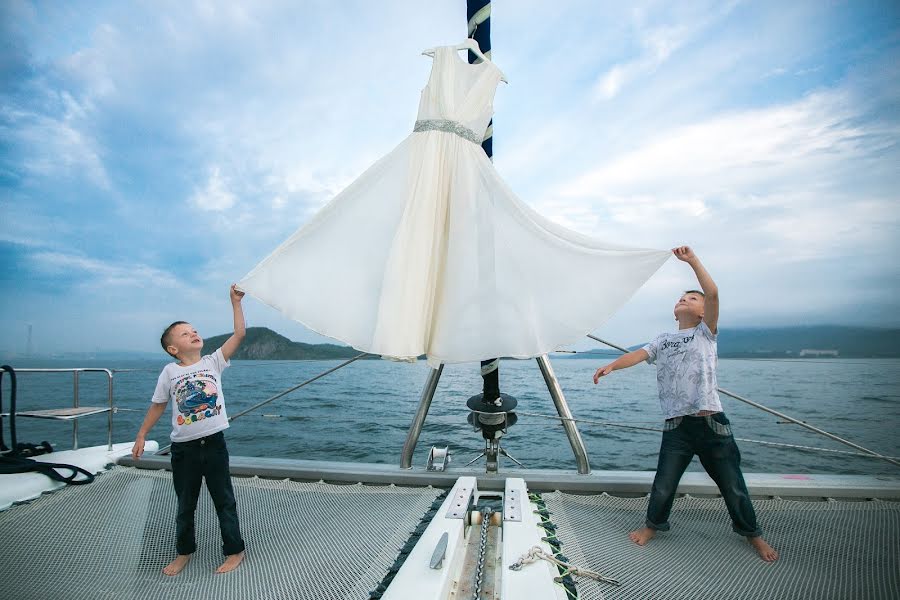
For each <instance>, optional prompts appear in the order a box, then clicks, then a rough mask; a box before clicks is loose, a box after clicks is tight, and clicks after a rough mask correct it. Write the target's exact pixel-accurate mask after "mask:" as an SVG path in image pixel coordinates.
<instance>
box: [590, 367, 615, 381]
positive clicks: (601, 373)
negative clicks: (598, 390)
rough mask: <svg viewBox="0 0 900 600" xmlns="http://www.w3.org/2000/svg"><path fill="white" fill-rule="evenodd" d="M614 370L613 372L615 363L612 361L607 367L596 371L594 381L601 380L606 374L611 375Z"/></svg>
mask: <svg viewBox="0 0 900 600" xmlns="http://www.w3.org/2000/svg"><path fill="white" fill-rule="evenodd" d="M612 372H613V364H612V363H609V364H608V365H606V366H605V367H600V368H599V369H597V371H596V372H595V373H594V383H595V384H596V383H597V382H598V381H600V378H601V377H603V376H605V375H609V374H610V373H612Z"/></svg>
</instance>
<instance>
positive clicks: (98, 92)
mask: <svg viewBox="0 0 900 600" xmlns="http://www.w3.org/2000/svg"><path fill="white" fill-rule="evenodd" d="M544 4H546V3H538V2H531V3H528V2H526V1H525V0H523V2H522V3H521V6H520V3H517V4H516V8H515V9H514V10H508V9H504V8H503V7H502V6H499V5H498V6H495V8H494V11H495V14H494V23H493V36H494V58H495V59H496V60H497V61H498V63H499V64H500V65H501V66H502V67H503V69H504V71H505V73H506V74H507V76H508V77H509V79H510V85H509V86H508V87H503V88H502V89H501V91H500V93H499V94H498V96H497V99H496V101H495V108H496V110H497V113H496V115H495V132H496V137H495V148H496V149H497V157H496V163H495V164H496V165H497V166H498V169H499V170H500V173H501V175H502V176H503V177H504V178H506V179H507V181H508V182H509V184H510V186H511V187H512V188H513V189H515V190H517V191H519V192H520V193H521V195H522V197H523V199H524V200H525V201H527V202H528V203H529V204H530V205H531V206H532V207H534V208H536V209H537V210H539V211H540V212H542V213H543V214H545V215H546V216H548V217H550V218H552V219H554V220H556V221H557V222H560V223H562V224H564V225H566V226H569V227H572V228H574V229H577V230H579V231H581V232H583V233H588V234H592V235H597V236H600V237H603V238H605V239H607V240H609V241H610V242H618V243H631V244H634V245H639V246H644V247H670V246H674V245H675V244H679V243H691V244H694V245H695V246H696V247H697V248H698V250H699V251H700V252H701V255H702V256H703V257H704V259H705V260H707V261H708V262H709V266H710V268H711V270H712V271H713V272H714V274H715V275H716V276H717V278H720V279H721V280H722V281H721V284H722V285H721V287H722V289H723V290H727V293H728V297H729V304H728V311H727V314H723V317H724V318H734V315H735V314H737V313H735V312H731V311H733V310H738V309H739V314H740V315H741V318H743V319H745V320H747V321H753V320H754V319H756V318H766V319H769V318H772V319H775V318H779V319H794V320H798V321H799V320H802V319H805V318H816V319H822V320H837V321H840V320H844V319H848V318H849V316H848V315H850V314H851V313H850V312H849V311H848V310H847V306H850V305H851V303H852V300H853V294H854V293H855V294H856V296H855V298H857V299H858V300H860V302H861V304H860V306H859V307H858V310H856V311H854V312H853V313H852V315H854V318H859V319H867V318H868V319H869V320H870V322H871V323H883V322H896V319H897V317H896V316H890V315H892V314H893V315H896V314H900V311H898V310H896V309H900V305H898V304H897V300H896V298H898V297H900V295H898V293H897V292H900V289H898V285H900V284H898V283H897V281H898V280H900V278H898V277H897V276H896V275H897V269H896V267H893V266H892V255H893V252H894V251H895V250H900V247H898V244H900V241H898V240H900V235H898V234H900V232H898V216H897V212H898V211H897V210H896V206H897V199H898V198H897V192H896V190H897V189H900V180H898V176H897V174H896V166H895V165H896V164H898V163H900V150H898V144H897V142H896V140H897V139H900V125H898V116H897V115H898V113H897V110H896V107H897V106H898V97H900V86H898V84H897V82H898V81H900V69H898V67H897V66H895V65H893V64H892V63H896V62H897V61H895V60H894V61H892V60H891V58H892V57H894V56H896V54H897V50H898V41H897V38H896V33H895V32H894V31H892V30H891V26H890V25H888V24H885V21H884V20H883V19H880V18H876V17H877V16H878V15H876V14H875V13H877V12H879V11H878V10H875V9H871V10H869V9H866V10H863V9H861V8H860V7H858V6H856V5H852V6H851V5H843V4H829V5H823V4H815V3H801V4H792V5H790V6H788V5H779V6H774V5H766V4H762V5H761V4H758V3H727V4H723V5H719V4H718V3H713V2H692V3H676V4H672V3H664V2H657V1H642V2H638V3H633V4H629V5H627V6H625V5H622V4H620V3H612V2H599V3H598V2H591V1H587V0H585V1H581V2H575V1H573V2H566V3H557V4H555V5H553V6H544ZM423 6H424V5H422V4H421V3H417V2H405V1H397V2H387V3H377V4H369V3H353V4H346V3H327V2H326V3H307V4H304V5H303V6H302V7H300V6H297V5H296V3H292V2H281V1H277V0H276V1H273V2H266V3H262V4H253V5H250V4H241V3H237V4H233V3H215V2H207V1H196V2H195V1H187V2H168V1H163V2H156V3H153V4H152V5H151V4H141V3H137V4H127V5H122V4H120V3H106V4H102V3H100V4H92V5H91V6H90V7H83V6H82V7H78V8H70V7H68V6H65V5H52V6H51V5H43V4H40V3H37V4H26V3H15V2H9V3H3V6H2V8H0V10H2V11H3V14H2V19H0V21H2V22H0V27H2V33H3V34H4V36H3V37H4V41H5V42H6V43H7V44H6V46H5V47H8V49H9V52H6V53H4V56H3V57H2V59H0V73H2V75H3V81H2V84H0V211H2V218H0V240H5V241H8V242H12V243H14V244H17V249H16V250H15V252H16V253H17V254H16V263H15V264H16V268H20V267H21V271H17V272H15V273H13V275H14V276H15V278H16V279H15V280H16V282H17V283H16V285H17V291H18V292H19V293H18V294H17V298H21V300H19V299H9V300H8V302H9V305H8V306H7V307H6V311H5V312H7V313H8V314H10V315H12V316H13V317H16V318H18V317H17V316H16V315H25V314H28V315H30V317H29V318H31V319H32V320H34V318H35V317H34V315H35V313H34V309H35V307H37V306H46V307H54V308H53V310H58V311H60V313H61V314H62V313H67V311H68V312H72V311H74V309H71V310H70V309H67V308H65V306H66V305H67V304H68V303H69V301H70V297H69V296H68V294H71V295H72V296H75V297H77V298H75V297H72V298H71V304H72V305H73V306H74V305H77V304H78V301H79V300H80V301H81V302H82V303H83V305H84V306H93V305H94V304H96V301H97V298H98V297H99V296H98V295H96V294H93V295H92V294H91V292H92V290H93V291H96V290H102V291H104V292H105V293H104V294H103V295H102V296H103V298H104V300H105V301H106V303H107V304H106V305H105V306H104V308H105V309H106V310H107V311H113V310H118V312H117V313H116V314H120V317H121V318H123V319H124V318H126V317H124V316H122V315H125V314H126V313H127V312H128V311H129V310H133V311H134V313H135V315H136V319H145V320H146V319H149V318H150V317H148V316H147V315H157V316H156V317H154V319H156V318H159V319H161V320H165V319H164V318H163V316H164V315H160V313H162V312H167V311H171V312H176V313H180V312H181V311H182V310H188V309H190V310H193V309H195V308H197V309H198V310H200V311H201V312H204V314H205V308H204V307H206V306H207V305H208V304H210V303H214V302H216V301H217V299H221V298H219V297H218V296H216V295H217V294H218V295H219V296H220V295H221V294H222V290H224V289H227V284H228V283H230V282H231V281H234V280H235V279H238V278H239V277H240V275H242V274H243V273H245V272H246V271H247V270H249V269H250V268H251V267H252V266H253V265H255V264H256V263H257V262H258V261H259V260H260V259H261V258H262V257H264V256H266V255H267V254H268V253H269V252H271V250H272V249H273V248H274V247H276V246H277V245H278V244H279V243H280V242H281V241H282V240H284V239H285V238H286V237H287V236H288V235H290V234H291V233H292V232H293V231H294V230H295V229H296V228H297V227H299V226H301V225H302V224H303V223H305V222H306V221H307V220H308V219H309V218H310V216H311V215H312V214H314V213H315V211H316V210H318V209H319V208H320V207H321V206H323V205H324V204H325V203H326V202H328V201H329V200H330V199H331V198H332V197H333V196H334V195H335V194H336V193H338V192H339V191H340V190H342V189H344V187H346V185H348V184H349V183H350V182H352V181H353V180H355V179H356V178H357V177H358V176H359V175H360V174H361V173H362V172H363V171H364V170H365V169H366V168H367V167H369V166H370V165H372V164H373V163H374V162H375V161H376V160H378V159H379V158H380V157H381V156H383V155H384V154H386V153H387V152H389V151H390V150H391V149H392V148H394V147H395V146H396V144H397V143H399V142H400V141H401V140H403V139H404V137H405V136H406V135H407V134H408V132H409V130H410V128H411V126H412V123H413V121H414V120H415V116H416V107H417V103H418V98H419V92H420V90H421V88H422V85H423V83H424V82H425V81H426V79H427V77H428V74H429V70H430V68H431V63H430V61H429V60H428V59H426V58H424V57H421V56H420V55H419V53H420V52H421V50H422V49H423V48H427V47H431V46H434V45H436V44H441V43H452V42H455V41H458V39H459V38H461V36H462V32H463V28H464V21H465V19H464V15H463V14H462V13H461V10H462V9H461V8H460V3H459V2H458V1H457V0H439V1H438V0H436V1H435V2H429V3H428V4H427V8H423ZM561 31H564V32H565V35H562V36H561V35H560V32H561ZM679 266H681V265H674V264H673V265H672V266H669V265H667V266H666V267H665V268H664V269H663V270H662V271H661V272H660V273H659V275H658V276H657V277H655V278H654V279H653V280H652V281H651V282H650V283H649V284H648V286H647V287H646V288H645V289H644V290H642V291H641V292H640V293H639V294H638V295H637V296H636V297H635V299H634V300H633V301H632V302H631V303H629V305H628V306H627V307H626V308H625V309H624V310H623V312H622V313H621V319H624V320H622V321H619V319H620V317H619V316H617V317H616V318H615V319H613V320H612V321H611V322H610V324H609V327H611V328H613V329H612V330H613V331H616V329H615V328H616V327H619V325H617V323H621V327H622V331H623V332H626V333H627V335H626V336H623V337H624V338H625V341H626V342H628V343H630V341H631V339H633V338H632V337H631V336H635V337H639V338H640V337H644V338H645V337H647V336H649V335H651V334H652V333H653V332H652V331H650V329H653V328H656V327H657V326H666V325H668V324H669V319H668V314H667V311H668V308H669V307H668V305H669V303H670V299H669V296H670V295H671V289H672V288H675V289H676V290H677V289H680V288H682V287H683V286H685V285H690V284H691V282H690V281H689V280H690V273H685V272H684V271H683V270H681V269H678V268H677V267H679ZM10 272H11V273H12V271H10ZM685 280H688V281H685ZM848 283H849V285H848ZM63 284H64V285H63ZM723 293H725V292H724V291H723ZM773 293H774V294H777V295H778V297H779V298H780V299H781V301H780V302H779V303H778V306H777V307H775V309H772V308H771V306H770V305H767V304H766V301H765V294H773ZM38 296H40V297H44V296H46V297H47V298H49V299H48V300H47V301H46V302H44V303H41V302H37V301H34V298H36V297H38ZM59 298H65V302H63V301H59V300H58V299H59ZM115 303H120V306H119V308H120V309H121V310H119V309H117V308H116V307H115V306H113V304H115ZM117 306H118V305H117ZM659 307H663V309H664V310H662V316H661V317H660V318H659V319H658V320H654V319H653V318H650V317H648V315H649V314H650V313H651V312H652V311H658V310H660V308H659ZM226 308H227V307H226ZM891 308H893V309H895V310H893V311H892V310H891ZM48 310H49V309H48ZM773 310H774V312H776V313H777V314H776V315H773V314H771V313H772V312H773ZM84 314H87V313H84ZM248 315H253V318H254V319H256V322H257V324H267V325H270V326H272V327H274V328H275V329H277V330H279V331H292V332H293V335H294V336H296V337H302V336H303V335H305V334H304V333H303V332H302V331H301V330H300V329H299V326H296V327H295V326H294V325H292V324H290V323H289V322H287V321H286V320H285V319H282V318H281V317H280V316H279V315H277V314H276V313H274V312H273V311H269V310H268V309H263V308H258V309H257V308H254V307H252V304H251V306H248ZM779 315H780V316H779ZM886 315H887V317H886ZM48 318H49V317H48ZM885 318H888V321H885ZM91 319H101V320H102V319H103V315H101V314H99V313H98V314H97V315H95V316H91ZM210 319H211V320H210V322H209V323H206V324H205V328H207V329H212V330H215V331H224V330H225V329H227V327H228V326H229V323H228V322H227V320H228V314H227V311H226V314H224V315H222V320H221V322H219V321H216V320H214V317H212V316H211V317H210ZM890 319H893V321H890ZM69 321H72V322H75V320H73V319H69ZM79 322H81V321H79ZM84 322H85V324H86V327H85V329H86V331H85V332H84V335H87V336H89V335H94V334H93V333H92V332H91V328H90V323H88V322H87V321H84ZM91 323H95V321H93V320H92V321H91ZM144 325H145V326H146V327H145V329H144V331H151V332H152V331H153V330H155V328H156V326H157V322H156V321H153V323H152V324H150V325H148V324H147V323H144ZM151 325H152V326H151ZM644 329H647V331H646V332H644V331H643V330H644ZM73 336H74V334H73ZM151 337H152V336H151Z"/></svg>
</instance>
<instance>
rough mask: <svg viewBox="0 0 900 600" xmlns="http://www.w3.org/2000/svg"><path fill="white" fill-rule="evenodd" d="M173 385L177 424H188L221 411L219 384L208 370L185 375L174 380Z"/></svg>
mask: <svg viewBox="0 0 900 600" xmlns="http://www.w3.org/2000/svg"><path fill="white" fill-rule="evenodd" d="M174 386H175V405H176V406H177V407H178V412H179V415H178V424H179V425H190V424H191V423H196V422H197V421H202V420H203V419H207V418H209V417H214V416H215V415H217V414H219V412H221V410H222V405H221V404H219V384H218V382H217V381H216V378H215V376H214V375H213V374H212V373H211V372H210V371H208V370H203V371H199V372H195V373H190V374H188V375H185V376H184V377H182V378H180V379H178V380H176V381H175V382H174Z"/></svg>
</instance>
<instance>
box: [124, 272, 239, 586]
mask: <svg viewBox="0 0 900 600" xmlns="http://www.w3.org/2000/svg"><path fill="white" fill-rule="evenodd" d="M230 295H231V307H232V310H233V312H234V334H232V336H231V337H230V338H228V340H226V342H225V343H224V344H222V347H221V348H219V349H218V350H216V351H215V352H213V353H212V354H208V355H205V356H201V354H200V352H201V350H203V339H202V338H201V337H200V336H199V335H198V334H197V331H196V330H195V329H194V328H193V327H191V325H190V323H186V322H184V321H176V322H174V323H172V324H171V325H169V326H168V327H167V328H166V330H165V331H164V332H163V334H162V337H161V338H160V344H162V347H163V350H165V351H166V352H167V353H169V354H170V355H171V356H173V357H175V358H176V359H177V360H178V362H173V363H169V364H167V365H166V366H165V368H164V369H163V371H162V373H161V374H160V376H159V380H158V381H157V384H156V391H155V392H153V398H152V404H151V405H150V408H149V410H147V416H146V417H145V418H144V423H143V425H141V429H140V431H138V434H137V439H136V440H135V442H134V447H133V448H132V450H131V455H132V456H133V457H134V458H135V459H137V458H140V456H141V454H143V453H144V439H145V438H146V436H147V433H149V432H150V429H152V428H153V426H154V425H155V424H156V422H157V421H158V420H159V418H160V417H161V416H162V414H163V413H164V412H165V411H166V405H167V404H169V403H171V404H172V435H171V439H172V449H171V453H172V484H173V485H174V486H175V494H176V496H177V497H178V514H177V516H176V518H175V550H176V552H177V556H176V557H175V560H173V561H172V562H171V563H169V564H168V565H166V567H165V568H164V569H163V573H165V574H166V575H178V574H179V573H180V572H181V571H182V570H183V569H184V568H185V566H187V564H188V562H189V561H190V560H191V555H192V554H193V553H194V551H195V550H196V549H197V545H196V542H195V539H194V512H195V510H196V508H197V500H198V498H199V495H200V484H201V482H202V481H203V479H204V478H205V479H206V488H207V489H208V490H209V495H210V496H211V497H212V500H213V504H215V506H216V514H217V515H218V517H219V529H220V530H221V533H222V554H224V555H225V562H223V563H222V564H221V566H219V568H218V569H216V573H227V572H228V571H232V570H234V569H236V568H237V567H238V565H240V564H241V561H242V560H244V540H243V539H242V538H241V529H240V525H239V523H238V515H237V504H236V503H235V500H234V489H233V488H232V485H231V474H230V472H229V469H228V448H227V447H226V446H225V436H224V434H223V433H222V432H223V430H225V429H227V428H228V416H227V415H226V413H225V395H224V393H223V392H222V371H224V370H225V369H226V368H227V367H229V366H230V365H231V363H229V362H228V360H229V359H230V358H231V357H232V355H234V353H235V352H236V351H237V349H238V347H239V346H240V345H241V342H242V341H243V340H244V335H245V333H246V332H245V327H244V312H243V309H242V307H241V299H242V298H243V296H244V293H243V292H239V291H238V290H237V288H236V287H235V286H234V285H232V286H231V292H230Z"/></svg>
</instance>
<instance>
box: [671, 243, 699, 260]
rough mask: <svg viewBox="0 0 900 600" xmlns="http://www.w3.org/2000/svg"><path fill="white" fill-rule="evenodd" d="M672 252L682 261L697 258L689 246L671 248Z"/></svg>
mask: <svg viewBox="0 0 900 600" xmlns="http://www.w3.org/2000/svg"><path fill="white" fill-rule="evenodd" d="M672 254H674V255H675V258H677V259H678V260H683V261H684V262H691V261H692V260H694V259H696V258H697V255H696V254H694V251H693V250H691V247H690V246H678V247H677V248H672Z"/></svg>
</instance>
